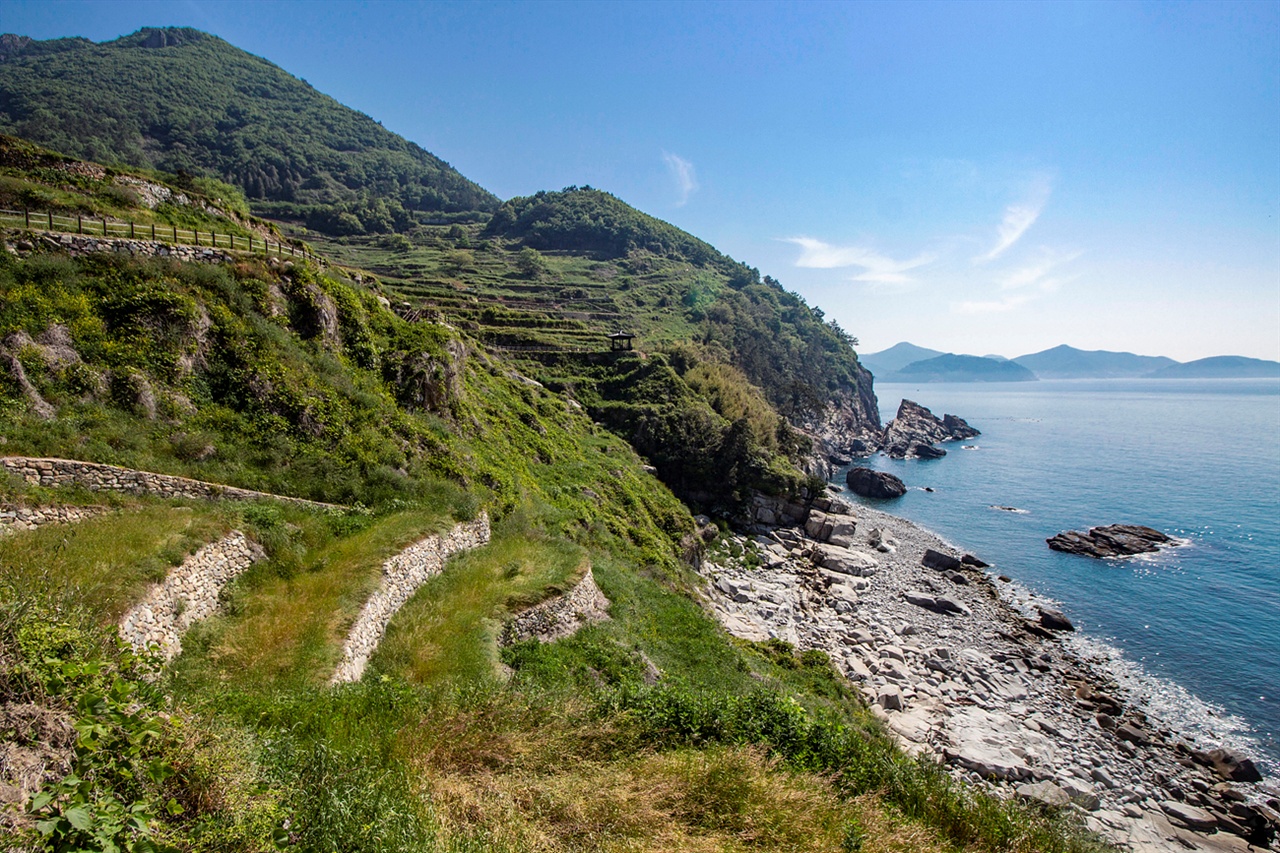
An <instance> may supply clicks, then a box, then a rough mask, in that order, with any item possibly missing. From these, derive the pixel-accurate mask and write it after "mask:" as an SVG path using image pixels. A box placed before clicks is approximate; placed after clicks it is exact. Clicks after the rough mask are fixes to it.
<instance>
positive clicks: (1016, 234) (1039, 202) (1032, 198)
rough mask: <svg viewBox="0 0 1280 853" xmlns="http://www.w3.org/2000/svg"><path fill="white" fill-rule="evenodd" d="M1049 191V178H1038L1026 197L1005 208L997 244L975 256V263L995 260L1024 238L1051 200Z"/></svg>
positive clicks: (997, 228) (997, 233) (997, 235)
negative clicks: (984, 252)
mask: <svg viewBox="0 0 1280 853" xmlns="http://www.w3.org/2000/svg"><path fill="white" fill-rule="evenodd" d="M1049 193H1050V186H1049V180H1048V178H1045V177H1040V178H1037V179H1036V180H1035V182H1034V185H1033V186H1032V188H1031V190H1030V192H1028V193H1027V198H1026V199H1024V200H1022V201H1019V202H1017V203H1016V204H1011V205H1009V206H1008V207H1006V208H1005V209H1004V218H1002V219H1001V220H1000V224H999V225H997V226H996V242H995V245H994V246H992V247H991V250H990V251H988V252H987V253H986V254H983V255H979V256H978V257H976V258H974V259H973V260H974V263H986V262H988V261H994V260H995V259H996V258H998V257H1000V256H1001V255H1003V254H1004V253H1005V252H1007V251H1008V250H1009V248H1010V247H1012V246H1013V244H1014V243H1016V242H1018V240H1020V239H1022V235H1023V234H1026V233H1027V230H1028V229H1029V228H1030V227H1031V226H1032V225H1034V224H1035V223H1036V220H1037V219H1039V218H1040V212H1041V211H1043V210H1044V206H1045V204H1046V203H1047V202H1048V201H1049Z"/></svg>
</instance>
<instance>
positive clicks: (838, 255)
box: [786, 237, 934, 284]
mask: <svg viewBox="0 0 1280 853" xmlns="http://www.w3.org/2000/svg"><path fill="white" fill-rule="evenodd" d="M786 242H788V243H794V244H796V245H797V246H799V247H800V257H799V259H798V260H797V261H796V266H798V267H806V268H808V269H819V270H830V269H840V268H842V267H860V268H861V269H862V270H863V272H860V273H858V274H857V275H855V276H853V277H852V278H851V279H850V281H863V282H871V283H875V284H905V283H907V282H911V281H914V279H913V278H912V277H911V276H908V275H907V272H909V271H910V270H913V269H916V268H917V267H922V266H924V265H925V264H928V263H930V262H932V261H933V260H934V256H933V255H928V254H925V255H917V256H916V257H914V258H911V259H909V260H905V261H899V260H895V259H893V258H890V257H887V256H885V255H882V254H880V253H879V252H875V251H873V250H871V249H867V248H864V247H862V246H832V245H831V244H829V243H824V242H822V241H821V240H815V239H813V238H812V237H788V238H786Z"/></svg>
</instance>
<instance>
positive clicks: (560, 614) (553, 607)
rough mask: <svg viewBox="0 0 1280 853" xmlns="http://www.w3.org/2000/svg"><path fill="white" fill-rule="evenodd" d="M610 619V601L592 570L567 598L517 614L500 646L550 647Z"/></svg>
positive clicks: (567, 593) (554, 599)
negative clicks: (528, 643) (531, 644)
mask: <svg viewBox="0 0 1280 853" xmlns="http://www.w3.org/2000/svg"><path fill="white" fill-rule="evenodd" d="M608 618H609V599H607V598H605V595H604V593H603V592H601V591H600V587H598V586H596V579H595V577H594V576H593V575H592V574H591V569H590V568H588V569H587V573H586V574H585V575H583V576H582V580H580V581H578V583H577V584H576V585H574V587H573V589H571V590H569V591H568V592H566V593H565V594H564V595H561V596H557V597H556V598H552V599H549V600H547V601H544V602H542V603H541V604H536V605H534V606H533V607H530V608H529V609H528V610H524V611H522V612H520V613H518V614H516V617H515V618H514V619H512V620H511V621H510V622H509V623H507V626H506V628H505V629H504V630H503V632H502V637H501V638H500V639H499V642H500V643H501V644H502V645H504V646H509V645H511V644H512V643H518V642H520V641H521V640H528V639H531V638H533V639H537V640H538V641H539V642H543V643H550V642H552V641H554V640H560V639H563V638H565V637H569V636H572V635H573V634H576V633H577V632H578V629H580V628H582V627H583V626H584V625H589V624H591V623H592V622H602V621H604V620H605V619H608Z"/></svg>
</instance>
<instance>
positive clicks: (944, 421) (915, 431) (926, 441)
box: [881, 400, 981, 459]
mask: <svg viewBox="0 0 1280 853" xmlns="http://www.w3.org/2000/svg"><path fill="white" fill-rule="evenodd" d="M976 435H981V433H980V432H978V430H976V429H974V428H973V427H971V426H969V424H968V423H966V422H965V420H964V418H960V417H957V416H955V415H944V416H943V417H942V418H941V419H939V418H938V417H937V416H935V415H934V414H933V412H931V411H929V410H928V409H926V408H925V407H924V406H921V405H920V404H919V403H916V402H914V401H912V400H903V401H902V402H901V403H900V404H899V405H898V414H897V415H896V416H895V417H894V419H893V420H891V421H889V424H888V426H886V427H885V429H884V437H883V439H882V440H881V449H882V450H883V451H884V452H885V453H886V454H888V455H889V456H892V457H893V458H895V459H914V458H920V459H936V458H937V457H939V456H945V455H946V451H945V450H942V449H941V448H938V447H935V446H934V445H935V444H937V443H938V442H943V441H957V440H960V439H965V438H973V437H974V436H976Z"/></svg>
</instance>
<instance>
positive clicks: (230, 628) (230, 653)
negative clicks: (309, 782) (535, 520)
mask: <svg viewBox="0 0 1280 853" xmlns="http://www.w3.org/2000/svg"><path fill="white" fill-rule="evenodd" d="M299 520H301V519H298V518H296V516H295V519H294V521H292V522H289V523H290V524H294V525H295V526H296V522H297V521H299ZM450 523H451V520H450V519H449V518H448V517H447V516H442V515H440V514H439V513H434V512H428V511H423V510H407V511H401V512H394V513H391V514H389V515H387V516H385V517H381V518H378V519H376V520H373V521H372V522H371V523H369V525H368V527H366V528H365V529H363V530H360V531H358V532H355V533H353V534H351V535H348V536H344V537H341V538H338V537H334V536H332V534H331V532H330V531H328V530H327V529H325V527H326V526H325V522H324V519H323V518H318V519H312V520H311V523H310V524H307V525H306V526H304V527H303V528H302V529H301V530H300V531H298V533H297V534H296V535H295V536H294V537H293V538H294V543H296V544H300V545H301V546H302V547H301V548H296V547H282V548H281V549H280V550H279V552H278V553H277V554H276V555H275V556H273V558H272V559H270V560H268V561H265V562H262V563H259V564H257V565H255V566H254V567H253V568H251V569H250V570H249V571H247V572H245V573H244V574H243V575H242V576H241V577H240V578H238V579H237V580H236V582H235V584H234V585H233V586H232V587H231V589H230V591H229V595H228V596H227V603H226V608H225V612H224V613H222V614H220V615H219V616H217V617H214V618H212V619H209V620H206V621H205V622H204V623H203V624H201V625H200V626H198V627H196V628H194V629H193V631H192V634H191V636H190V639H189V640H187V641H185V642H184V654H183V656H182V658H181V659H179V661H178V662H177V664H176V669H175V671H176V673H177V675H178V680H179V682H180V683H184V682H185V683H187V684H188V685H189V686H188V688H187V689H189V690H193V691H198V690H200V689H203V688H204V687H209V688H213V689H216V685H220V684H221V685H225V684H234V685H236V687H237V689H240V690H245V691H254V690H259V691H265V692H271V691H278V690H282V689H295V690H296V689H301V688H304V687H308V686H320V685H324V684H327V683H328V679H329V677H330V676H331V675H332V674H333V670H334V668H335V667H336V666H337V664H338V660H339V658H340V656H341V651H342V643H343V641H344V640H345V639H346V635H347V632H348V630H349V629H350V627H351V625H352V623H353V622H354V621H355V618H356V616H357V615H359V612H360V609H361V608H362V607H363V606H364V603H365V601H366V600H367V599H368V597H369V595H370V594H371V593H372V592H373V590H374V589H376V588H377V585H378V581H379V579H380V577H381V568H382V563H383V562H384V561H385V560H386V559H387V558H388V557H391V556H392V555H394V554H396V553H398V552H399V551H401V550H403V549H404V548H406V547H408V546H409V545H411V544H412V543H414V542H416V541H418V540H419V539H422V538H423V537H425V536H427V535H430V534H433V533H438V532H440V531H442V530H444V529H445V528H447V527H448V526H449V524H450ZM308 528H310V529H308ZM308 540H309V541H308ZM294 543H290V544H294Z"/></svg>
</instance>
